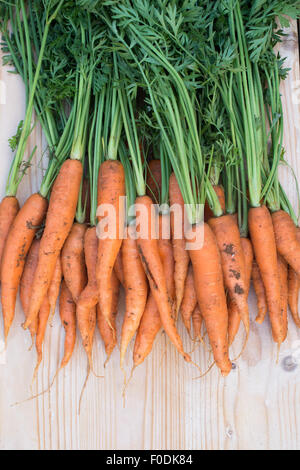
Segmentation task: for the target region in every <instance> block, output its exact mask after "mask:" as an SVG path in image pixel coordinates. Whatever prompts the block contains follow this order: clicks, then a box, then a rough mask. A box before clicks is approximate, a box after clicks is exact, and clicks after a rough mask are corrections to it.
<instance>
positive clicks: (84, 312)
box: [76, 227, 98, 369]
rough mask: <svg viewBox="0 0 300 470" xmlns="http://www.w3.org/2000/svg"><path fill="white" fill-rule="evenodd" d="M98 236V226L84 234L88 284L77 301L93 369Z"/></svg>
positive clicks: (79, 323)
mask: <svg viewBox="0 0 300 470" xmlns="http://www.w3.org/2000/svg"><path fill="white" fill-rule="evenodd" d="M97 248H98V238H97V233H96V227H91V228H88V229H87V230H86V232H85V236H84V253H85V262H86V266H87V273H88V284H87V286H86V287H85V288H84V289H83V291H82V292H81V294H80V296H79V299H78V301H77V308H76V317H77V322H78V328H79V331H80V334H81V338H82V343H83V346H84V349H85V351H86V353H87V356H88V360H89V365H90V367H91V369H92V348H93V339H94V333H95V326H96V317H97V314H96V305H97V302H98V289H97V282H96V264H97Z"/></svg>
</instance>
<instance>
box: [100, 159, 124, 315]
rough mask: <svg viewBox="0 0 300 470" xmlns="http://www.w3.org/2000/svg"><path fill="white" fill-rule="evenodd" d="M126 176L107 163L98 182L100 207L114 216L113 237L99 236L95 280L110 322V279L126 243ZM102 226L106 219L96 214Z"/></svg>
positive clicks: (117, 166) (116, 165)
mask: <svg viewBox="0 0 300 470" xmlns="http://www.w3.org/2000/svg"><path fill="white" fill-rule="evenodd" d="M124 196H125V173H124V168H123V166H122V164H121V163H120V162H118V161H112V160H107V161H105V162H104V163H102V164H101V166H100V171H99V178H98V207H100V208H101V207H102V208H103V207H104V208H105V206H104V205H106V204H109V205H110V207H111V208H113V209H114V213H112V214H111V217H109V219H110V225H112V226H114V227H115V229H116V230H115V233H114V234H113V236H107V233H106V232H105V231H104V230H103V231H102V233H101V229H100V233H98V236H99V242H98V261H97V270H96V278H97V284H98V292H99V306H100V310H101V312H102V315H103V316H104V318H106V320H107V321H108V319H109V316H110V314H111V310H112V297H113V293H112V284H111V275H112V270H113V267H114V264H115V262H116V258H117V256H118V253H119V251H120V248H121V245H122V239H123V227H124V221H125V205H124V200H123V197H124ZM97 215H98V220H99V224H101V221H102V220H103V217H104V215H103V214H99V211H98V213H97Z"/></svg>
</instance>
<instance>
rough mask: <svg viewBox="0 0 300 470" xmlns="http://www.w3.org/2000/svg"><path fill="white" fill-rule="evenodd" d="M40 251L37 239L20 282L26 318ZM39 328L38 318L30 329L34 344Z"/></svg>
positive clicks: (34, 241) (30, 251) (29, 253)
mask: <svg viewBox="0 0 300 470" xmlns="http://www.w3.org/2000/svg"><path fill="white" fill-rule="evenodd" d="M39 249H40V241H39V240H38V239H36V238H35V239H34V240H33V242H32V245H31V247H30V249H29V251H28V255H27V257H26V261H25V265H24V270H23V273H22V277H21V281H20V300H21V304H22V308H23V311H24V314H25V318H26V316H27V315H28V307H29V301H30V296H31V289H32V282H33V278H34V273H35V270H36V267H37V265H38V260H39ZM37 327H38V318H37V319H36V320H35V321H34V322H33V323H32V324H31V325H30V328H29V331H30V334H31V339H32V344H33V343H34V338H35V335H36V332H37Z"/></svg>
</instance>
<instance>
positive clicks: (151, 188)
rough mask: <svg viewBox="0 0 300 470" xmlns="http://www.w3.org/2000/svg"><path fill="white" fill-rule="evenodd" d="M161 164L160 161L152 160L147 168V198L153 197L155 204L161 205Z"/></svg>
mask: <svg viewBox="0 0 300 470" xmlns="http://www.w3.org/2000/svg"><path fill="white" fill-rule="evenodd" d="M161 185H162V181H161V162H160V160H150V162H149V163H148V168H147V179H146V186H147V196H149V197H151V199H152V201H153V202H154V203H155V204H159V201H160V191H161Z"/></svg>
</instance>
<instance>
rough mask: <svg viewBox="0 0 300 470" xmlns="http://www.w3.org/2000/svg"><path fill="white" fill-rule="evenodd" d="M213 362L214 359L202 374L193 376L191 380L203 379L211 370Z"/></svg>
mask: <svg viewBox="0 0 300 470" xmlns="http://www.w3.org/2000/svg"><path fill="white" fill-rule="evenodd" d="M215 364H216V361H214V362H213V363H212V364H211V365H210V366H209V368H208V369H207V370H206V371H205V372H204V373H203V374H202V375H199V376H198V377H194V378H193V380H198V379H203V377H205V376H206V375H207V374H208V373H209V372H210V371H211V370H212V368H213V367H214V365H215Z"/></svg>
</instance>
